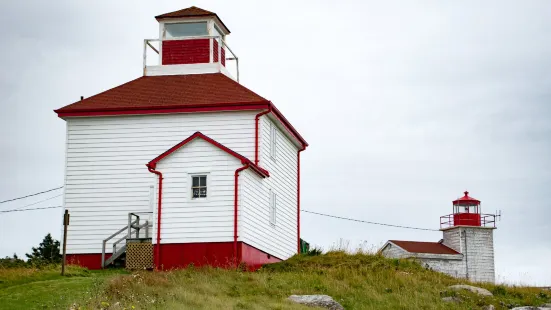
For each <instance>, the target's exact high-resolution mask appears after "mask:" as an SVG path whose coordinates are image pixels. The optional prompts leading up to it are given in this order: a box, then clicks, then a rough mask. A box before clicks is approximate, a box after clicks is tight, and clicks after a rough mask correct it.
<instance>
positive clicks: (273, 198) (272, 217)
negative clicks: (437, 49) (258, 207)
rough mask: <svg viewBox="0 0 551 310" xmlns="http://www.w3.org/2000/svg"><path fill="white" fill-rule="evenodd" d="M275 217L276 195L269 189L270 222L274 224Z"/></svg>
mask: <svg viewBox="0 0 551 310" xmlns="http://www.w3.org/2000/svg"><path fill="white" fill-rule="evenodd" d="M276 217H277V195H276V193H274V192H273V191H272V190H270V224H272V225H275V224H276Z"/></svg>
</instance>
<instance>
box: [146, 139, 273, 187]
mask: <svg viewBox="0 0 551 310" xmlns="http://www.w3.org/2000/svg"><path fill="white" fill-rule="evenodd" d="M195 139H203V140H205V141H206V142H208V143H210V144H212V145H214V146H215V147H217V148H219V149H221V150H222V151H224V152H226V153H228V154H230V155H231V156H233V157H235V158H237V159H239V160H240V161H241V163H242V164H243V165H248V166H249V167H250V168H251V169H253V171H255V172H256V173H257V174H258V175H260V176H261V177H263V178H265V177H269V176H270V173H269V172H268V171H267V170H265V169H262V168H260V167H259V166H257V165H255V164H254V163H253V162H251V161H250V160H249V159H248V158H246V157H245V156H243V155H241V154H239V153H237V152H235V151H233V150H232V149H230V148H228V147H226V146H224V145H222V144H220V143H218V142H217V141H215V140H213V139H211V138H209V137H208V136H206V135H204V134H202V133H201V132H199V131H198V132H196V133H194V134H192V135H191V136H189V137H187V138H186V139H185V140H183V141H182V142H180V143H178V144H176V145H175V146H173V147H171V148H170V149H168V150H166V151H165V152H164V153H162V154H161V155H159V156H157V157H155V158H154V159H153V160H151V161H150V162H149V163H147V164H146V166H147V167H148V168H151V169H155V168H156V166H157V163H158V162H159V161H161V160H163V159H164V158H166V157H167V156H168V155H170V154H172V153H174V152H176V151H177V150H179V149H180V148H182V147H184V146H185V145H187V144H188V143H190V142H191V141H193V140H195Z"/></svg>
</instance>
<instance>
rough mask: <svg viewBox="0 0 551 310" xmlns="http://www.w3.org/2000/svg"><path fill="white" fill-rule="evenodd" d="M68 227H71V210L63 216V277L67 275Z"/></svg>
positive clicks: (66, 211)
mask: <svg viewBox="0 0 551 310" xmlns="http://www.w3.org/2000/svg"><path fill="white" fill-rule="evenodd" d="M67 226H69V210H67V209H65V214H63V258H62V261H61V275H62V276H64V275H65V253H66V252H67Z"/></svg>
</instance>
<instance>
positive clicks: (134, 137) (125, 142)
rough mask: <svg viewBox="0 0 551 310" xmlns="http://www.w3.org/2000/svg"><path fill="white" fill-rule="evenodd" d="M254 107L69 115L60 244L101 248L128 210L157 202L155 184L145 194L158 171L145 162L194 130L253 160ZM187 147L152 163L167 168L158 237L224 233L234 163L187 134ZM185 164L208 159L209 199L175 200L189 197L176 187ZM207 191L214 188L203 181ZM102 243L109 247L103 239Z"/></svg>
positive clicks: (78, 249) (201, 238)
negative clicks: (65, 213) (64, 233)
mask: <svg viewBox="0 0 551 310" xmlns="http://www.w3.org/2000/svg"><path fill="white" fill-rule="evenodd" d="M256 113H258V112H257V111H256V112H255V111H246V112H215V113H192V114H172V115H143V116H114V117H83V118H68V119H67V160H66V162H67V164H66V175H65V179H66V181H65V182H66V184H65V208H66V209H68V210H69V212H70V214H71V225H69V235H68V236H69V237H68V240H67V252H68V253H74V254H76V253H100V252H101V244H102V240H103V239H105V238H107V237H108V236H110V235H111V234H112V233H114V232H116V231H117V230H119V229H120V228H122V227H123V226H125V225H126V224H127V220H128V213H129V212H148V211H152V210H151V206H152V205H153V206H154V208H153V209H154V210H156V206H157V200H156V199H157V198H156V194H157V192H156V191H157V189H156V188H155V195H154V197H150V186H152V185H153V186H156V182H157V176H156V175H154V174H152V173H150V172H149V171H148V170H147V168H146V166H145V164H147V163H148V162H149V161H150V160H152V159H153V158H155V157H157V156H158V155H160V154H162V153H163V152H165V151H166V150H168V149H169V148H171V147H172V146H174V145H175V144H177V143H179V142H181V141H182V140H184V139H185V138H187V137H189V136H190V135H192V134H193V133H194V132H196V131H200V132H202V133H203V134H205V135H207V136H209V137H211V138H212V139H214V140H216V141H218V142H219V143H221V144H223V145H225V146H227V147H228V148H230V149H232V150H234V151H236V152H238V153H240V154H241V155H243V156H246V157H248V158H250V159H251V160H254V158H253V156H254V136H255V135H254V128H255V127H254V125H255V122H254V116H255V114H256ZM203 142H204V141H203ZM189 147H192V149H193V154H194V155H193V158H191V157H189V156H188V155H184V154H185V153H184V152H182V153H179V152H176V153H174V154H173V155H176V156H169V157H168V158H166V159H165V160H163V161H161V163H159V167H161V166H163V165H165V168H167V169H168V170H167V171H166V172H165V171H163V174H164V176H165V183H164V188H163V195H164V199H165V200H164V202H165V203H166V204H165V208H164V210H163V211H164V213H163V214H164V215H163V223H166V224H165V225H166V226H164V227H165V228H166V229H167V230H166V231H165V230H164V229H163V231H164V232H166V235H165V236H163V243H164V242H211V241H212V242H215V241H231V240H233V226H232V225H233V173H234V171H235V169H236V168H237V167H238V166H240V163H239V161H237V160H235V159H233V157H231V156H230V155H228V154H226V153H224V152H222V151H221V150H219V149H217V148H215V147H213V146H212V145H210V144H208V143H206V142H205V143H200V142H199V143H196V141H194V142H192V144H190V145H188V146H186V147H185V148H188V150H190V149H189ZM180 155H182V156H180ZM169 158H171V160H170V159H169ZM236 165H237V166H236ZM230 166H231V167H232V168H231V169H230ZM189 167H194V169H195V168H198V167H209V169H211V170H212V172H211V175H210V176H211V179H210V180H209V182H212V184H211V186H212V187H213V188H218V189H219V191H218V193H216V195H217V196H216V199H212V200H209V202H208V203H202V204H197V205H195V206H187V207H183V208H180V205H179V204H180V203H181V202H182V199H184V200H185V199H187V197H188V196H186V194H185V192H184V191H185V190H186V189H187V187H182V186H184V183H182V182H187V180H186V179H185V178H182V177H181V175H182V174H184V173H187V172H186V171H187V169H188V168H189ZM232 169H233V170H232ZM230 170H231V171H230ZM228 171H230V172H228ZM171 180H175V181H178V182H174V183H171ZM186 186H187V185H186ZM211 193H212V194H213V195H215V193H214V192H212V191H211V190H210V189H209V194H211ZM152 199H153V202H152V201H151V200H152ZM146 217H149V218H150V220H152V219H153V218H154V217H153V215H151V216H146ZM221 218H224V219H225V220H224V221H222V222H223V223H226V224H223V223H221V220H220V219H221ZM226 219H227V220H226ZM230 222H231V225H230V226H231V229H230V227H229V226H228V225H229V224H228V223H230ZM201 225H202V226H201ZM209 225H210V226H209ZM207 227H211V228H213V229H210V230H208V229H207ZM178 229H181V234H179V233H178ZM153 233H154V231H152V232H150V235H151V236H154V234H153ZM107 251H108V252H111V247H110V245H109V246H108V249H107Z"/></svg>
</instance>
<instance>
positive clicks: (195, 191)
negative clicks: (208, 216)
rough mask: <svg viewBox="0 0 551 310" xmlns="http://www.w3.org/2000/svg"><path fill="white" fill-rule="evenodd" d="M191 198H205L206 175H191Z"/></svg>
mask: <svg viewBox="0 0 551 310" xmlns="http://www.w3.org/2000/svg"><path fill="white" fill-rule="evenodd" d="M191 192H192V198H193V199H197V198H207V176H206V175H194V176H192V177H191Z"/></svg>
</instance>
